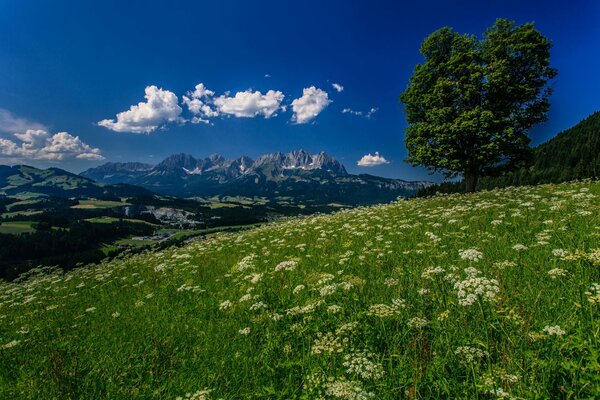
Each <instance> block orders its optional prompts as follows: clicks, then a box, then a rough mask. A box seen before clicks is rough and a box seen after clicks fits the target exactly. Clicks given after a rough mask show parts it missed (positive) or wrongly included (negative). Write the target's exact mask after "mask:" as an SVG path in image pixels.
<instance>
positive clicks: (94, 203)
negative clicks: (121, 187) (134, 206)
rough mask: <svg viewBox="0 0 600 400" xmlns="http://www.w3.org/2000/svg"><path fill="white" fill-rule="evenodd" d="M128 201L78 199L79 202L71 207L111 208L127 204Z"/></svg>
mask: <svg viewBox="0 0 600 400" xmlns="http://www.w3.org/2000/svg"><path fill="white" fill-rule="evenodd" d="M128 205H130V204H129V203H125V202H118V201H109V200H80V201H79V204H77V205H75V206H72V207H71V208H75V209H77V208H83V209H94V208H113V207H122V206H128Z"/></svg>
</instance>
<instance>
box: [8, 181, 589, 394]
mask: <svg viewBox="0 0 600 400" xmlns="http://www.w3.org/2000/svg"><path fill="white" fill-rule="evenodd" d="M599 195H600V184H599V183H591V182H582V183H568V184H560V185H544V186H539V187H527V188H509V189H505V190H498V191H491V192H482V193H478V194H473V195H451V196H445V197H433V198H426V199H415V200H410V201H400V202H397V203H394V204H391V205H383V206H375V207H369V208H358V209H353V210H350V211H342V212H338V213H336V214H333V215H320V216H312V217H306V218H299V219H289V220H286V221H282V222H276V223H272V224H268V225H266V226H263V227H259V228H256V229H253V230H250V231H245V232H241V233H229V234H217V235H215V236H214V237H212V238H210V239H207V240H203V241H199V242H195V243H193V244H190V245H188V246H186V247H183V248H173V249H168V250H164V251H161V252H155V253H143V254H140V255H135V256H129V257H123V258H121V259H116V260H113V261H110V262H106V263H103V264H100V265H96V266H88V267H84V268H80V269H78V270H75V271H72V272H69V273H66V274H62V273H60V272H58V271H54V272H47V271H46V272H45V273H40V274H37V275H34V276H31V277H30V278H29V279H23V280H22V281H21V282H16V283H3V284H0V398H7V399H9V398H10V399H20V398H23V399H30V398H31V399H54V398H56V399H69V398H72V399H77V398H81V399H94V398H109V399H131V398H144V399H175V398H177V397H182V398H193V399H196V400H199V399H319V398H332V399H336V398H337V399H352V400H361V399H370V398H373V399H401V398H414V399H422V398H453V399H454V398H464V399H490V398H506V399H508V398H516V399H520V398H527V399H532V398H594V397H596V398H597V397H599V396H600V375H599V351H600V347H599V339H600V332H599V330H600V322H599V321H600V286H598V283H600V216H599V213H598V210H599V205H600V200H599V199H600V197H599Z"/></svg>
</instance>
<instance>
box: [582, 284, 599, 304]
mask: <svg viewBox="0 0 600 400" xmlns="http://www.w3.org/2000/svg"><path fill="white" fill-rule="evenodd" d="M585 294H586V296H588V301H589V302H590V303H592V304H600V285H599V284H597V283H593V284H592V286H590V290H589V291H587V292H585Z"/></svg>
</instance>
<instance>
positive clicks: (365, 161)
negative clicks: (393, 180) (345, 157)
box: [356, 151, 390, 167]
mask: <svg viewBox="0 0 600 400" xmlns="http://www.w3.org/2000/svg"><path fill="white" fill-rule="evenodd" d="M389 163H390V162H389V161H388V160H386V159H385V158H384V157H383V156H382V155H380V154H379V152H377V151H376V152H375V155H372V154H371V153H369V154H367V155H364V156H362V158H361V159H360V160H358V162H357V163H356V165H358V166H359V167H375V166H377V165H382V164H389Z"/></svg>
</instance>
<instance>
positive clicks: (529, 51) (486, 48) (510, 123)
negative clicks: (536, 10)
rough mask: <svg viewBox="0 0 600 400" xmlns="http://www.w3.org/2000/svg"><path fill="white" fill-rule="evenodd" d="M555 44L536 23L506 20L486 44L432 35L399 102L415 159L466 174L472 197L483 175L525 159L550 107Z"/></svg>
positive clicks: (445, 31) (444, 32) (444, 33)
mask: <svg viewBox="0 0 600 400" xmlns="http://www.w3.org/2000/svg"><path fill="white" fill-rule="evenodd" d="M551 46H552V45H551V43H550V41H549V40H548V39H547V38H545V37H544V36H543V35H542V34H541V33H540V32H538V31H537V30H536V29H535V27H534V25H533V24H532V23H527V24H523V25H515V23H514V22H510V21H507V20H504V19H499V20H497V21H496V22H495V23H494V25H493V26H492V27H490V28H489V29H488V30H486V31H485V33H484V35H483V38H482V39H481V40H478V39H477V38H476V37H475V36H472V35H465V34H459V33H457V32H454V31H453V30H452V29H451V28H447V27H446V28H442V29H439V30H437V31H435V32H433V33H432V34H431V35H429V37H427V38H426V39H425V40H424V41H423V43H422V44H421V54H423V56H424V58H425V62H424V63H423V64H420V65H417V66H416V67H415V69H414V73H413V76H412V77H411V78H410V82H409V84H408V86H407V88H406V90H405V91H404V92H403V93H402V94H401V96H400V100H401V101H402V103H404V105H405V111H406V116H407V120H408V124H409V125H408V128H407V129H406V147H407V149H408V161H409V162H411V163H412V164H413V165H423V166H425V167H427V168H428V169H430V170H431V171H438V172H442V173H444V174H445V175H446V176H447V177H454V176H458V175H462V177H463V178H464V180H465V183H466V190H467V191H468V192H471V191H474V190H475V188H476V186H477V180H478V178H479V176H481V175H482V174H487V173H491V172H492V171H494V170H498V169H500V168H503V169H505V168H510V167H511V166H513V165H515V164H518V163H519V162H521V161H523V160H524V159H526V158H527V155H528V153H529V142H530V139H529V137H528V134H527V133H528V131H529V129H530V128H531V127H532V126H533V125H535V124H537V123H539V122H542V121H545V120H546V118H547V112H548V109H549V106H550V103H549V96H550V94H551V88H550V87H549V86H548V81H549V80H550V79H552V78H553V77H554V76H555V75H556V70H555V69H554V68H552V67H550V48H551Z"/></svg>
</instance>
